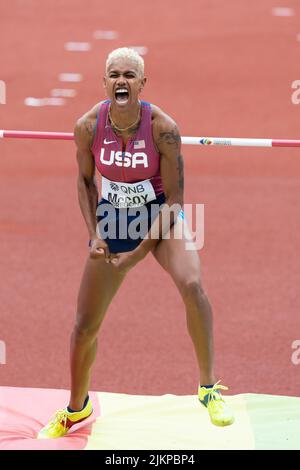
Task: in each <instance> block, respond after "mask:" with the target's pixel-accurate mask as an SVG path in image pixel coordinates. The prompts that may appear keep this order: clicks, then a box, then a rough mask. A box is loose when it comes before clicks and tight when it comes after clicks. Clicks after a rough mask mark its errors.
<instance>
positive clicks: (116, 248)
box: [97, 194, 166, 253]
mask: <svg viewBox="0 0 300 470" xmlns="http://www.w3.org/2000/svg"><path fill="white" fill-rule="evenodd" d="M165 200H166V198H165V195H164V194H160V195H159V196H157V198H156V199H154V200H153V201H151V202H148V203H147V204H145V205H144V206H142V208H141V209H142V211H139V209H140V208H138V207H137V208H135V209H133V208H132V209H129V208H121V209H118V208H115V207H114V206H113V205H112V204H111V203H110V202H108V201H107V200H105V199H101V200H100V201H99V203H98V206H97V229H98V233H99V235H100V236H101V239H102V240H104V241H105V242H106V243H107V245H108V247H109V251H110V252H111V253H122V252H123V253H124V252H126V251H132V250H134V249H135V248H137V247H138V246H139V244H140V243H141V242H142V241H143V239H144V237H145V236H146V235H147V233H148V232H149V230H150V227H151V225H152V224H153V222H154V220H155V218H156V217H157V215H158V213H159V211H160V208H161V207H160V206H161V205H162V204H164V202H165ZM106 209H107V210H106ZM99 212H101V214H100V215H99ZM132 214H133V215H132ZM134 221H136V223H135V222H134ZM138 222H140V223H138ZM133 227H134V229H135V228H137V230H136V231H135V230H133ZM135 233H138V234H139V233H140V236H139V237H137V238H136V235H135V236H134V237H133V236H132V235H133V234H135Z"/></svg>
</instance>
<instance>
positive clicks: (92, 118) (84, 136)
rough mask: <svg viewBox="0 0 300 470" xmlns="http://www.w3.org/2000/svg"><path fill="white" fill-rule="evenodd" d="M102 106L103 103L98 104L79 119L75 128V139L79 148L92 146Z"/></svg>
mask: <svg viewBox="0 0 300 470" xmlns="http://www.w3.org/2000/svg"><path fill="white" fill-rule="evenodd" d="M101 104H102V101H101V102H100V103H97V104H96V105H95V106H93V107H92V108H91V109H90V110H89V111H87V112H86V113H84V114H83V115H82V116H81V117H80V118H79V119H77V121H76V124H75V128H74V137H75V142H76V144H77V146H86V145H88V146H90V145H91V143H92V140H93V137H94V133H95V129H96V123H97V115H98V112H99V109H100V106H101Z"/></svg>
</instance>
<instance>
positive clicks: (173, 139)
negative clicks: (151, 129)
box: [158, 127, 181, 148]
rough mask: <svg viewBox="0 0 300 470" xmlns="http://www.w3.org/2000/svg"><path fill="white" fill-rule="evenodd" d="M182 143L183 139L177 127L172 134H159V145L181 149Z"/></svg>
mask: <svg viewBox="0 0 300 470" xmlns="http://www.w3.org/2000/svg"><path fill="white" fill-rule="evenodd" d="M180 141H181V139H180V135H179V132H178V130H177V127H174V129H173V130H172V131H171V132H160V134H159V139H158V143H165V144H168V145H175V147H176V148H179V146H180Z"/></svg>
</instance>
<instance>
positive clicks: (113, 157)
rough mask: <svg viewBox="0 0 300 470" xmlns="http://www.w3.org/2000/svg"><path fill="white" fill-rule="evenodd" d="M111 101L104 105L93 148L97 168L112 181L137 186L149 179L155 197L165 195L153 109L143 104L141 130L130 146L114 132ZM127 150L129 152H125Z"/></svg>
mask: <svg viewBox="0 0 300 470" xmlns="http://www.w3.org/2000/svg"><path fill="white" fill-rule="evenodd" d="M109 105H110V100H107V101H104V102H102V103H101V104H100V108H99V111H98V116H97V125H96V131H95V136H94V141H93V145H92V153H93V155H94V159H95V164H96V167H97V169H98V170H99V172H100V173H101V175H102V176H103V177H105V178H107V179H108V180H110V181H117V182H123V183H136V182H138V181H143V180H146V179H149V180H150V182H151V184H152V186H153V189H154V191H155V195H156V196H159V195H160V194H162V193H163V185H162V179H161V176H160V154H159V153H158V151H157V150H156V148H155V145H154V141H153V136H152V123H151V105H150V103H147V102H145V101H142V102H141V121H140V125H139V127H138V130H137V132H136V134H135V135H134V136H132V137H131V138H130V139H129V140H128V142H127V144H126V146H124V145H123V141H122V138H121V137H119V136H118V135H116V134H115V132H114V131H113V129H112V127H111V125H110V122H109V118H108V111H109ZM124 147H125V148H124Z"/></svg>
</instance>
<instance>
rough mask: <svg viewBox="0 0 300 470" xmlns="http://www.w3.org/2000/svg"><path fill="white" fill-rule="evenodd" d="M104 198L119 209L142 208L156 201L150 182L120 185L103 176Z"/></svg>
mask: <svg viewBox="0 0 300 470" xmlns="http://www.w3.org/2000/svg"><path fill="white" fill-rule="evenodd" d="M102 197H103V199H106V200H107V201H109V202H110V203H111V204H112V205H113V206H114V207H117V208H118V209H121V208H127V207H141V206H143V205H144V204H147V203H148V202H151V201H153V200H154V199H156V195H155V191H154V188H153V186H152V183H151V181H150V180H144V181H138V182H137V183H118V182H117V181H110V180H109V179H107V178H105V177H104V176H102Z"/></svg>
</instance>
